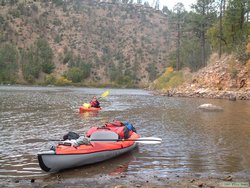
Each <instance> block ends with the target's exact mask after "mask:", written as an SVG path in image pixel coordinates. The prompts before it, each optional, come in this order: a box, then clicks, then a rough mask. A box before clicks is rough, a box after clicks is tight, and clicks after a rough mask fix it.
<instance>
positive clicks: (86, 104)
mask: <svg viewBox="0 0 250 188" xmlns="http://www.w3.org/2000/svg"><path fill="white" fill-rule="evenodd" d="M83 106H84V107H85V108H89V107H90V106H91V105H90V104H89V103H84V104H83Z"/></svg>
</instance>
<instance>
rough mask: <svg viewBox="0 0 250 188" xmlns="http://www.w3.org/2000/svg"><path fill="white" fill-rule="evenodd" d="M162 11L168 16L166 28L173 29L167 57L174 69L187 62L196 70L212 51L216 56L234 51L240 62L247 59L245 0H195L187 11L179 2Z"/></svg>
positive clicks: (248, 4) (248, 9) (248, 6)
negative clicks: (170, 48)
mask: <svg viewBox="0 0 250 188" xmlns="http://www.w3.org/2000/svg"><path fill="white" fill-rule="evenodd" d="M162 11H163V13H164V14H166V15H167V16H168V17H169V24H170V27H169V28H170V31H169V32H174V33H175V36H174V37H173V38H174V40H175V44H176V45H175V46H176V49H175V50H174V51H173V52H172V53H171V55H170V61H171V62H172V65H173V66H174V67H175V68H176V69H177V70H180V69H181V68H182V67H185V66H187V67H190V68H191V70H193V71H196V70H198V69H200V68H202V67H204V66H206V62H207V59H208V57H209V55H210V54H211V53H212V52H217V53H218V54H219V56H220V57H221V55H222V54H223V53H234V54H235V55H236V56H237V57H238V59H239V60H241V62H243V63H244V62H246V60H247V59H249V55H247V54H246V53H245V50H246V45H247V43H248V40H249V38H248V36H249V34H250V23H249V16H250V15H249V13H250V1H249V0H197V3H196V4H193V5H192V7H191V11H189V12H188V11H186V10H185V8H184V5H183V4H182V3H177V4H176V5H175V6H174V8H173V10H169V9H168V7H163V10H162Z"/></svg>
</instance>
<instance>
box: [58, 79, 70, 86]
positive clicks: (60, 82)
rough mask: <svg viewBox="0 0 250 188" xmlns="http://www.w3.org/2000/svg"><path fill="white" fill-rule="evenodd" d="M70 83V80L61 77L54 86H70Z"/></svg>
mask: <svg viewBox="0 0 250 188" xmlns="http://www.w3.org/2000/svg"><path fill="white" fill-rule="evenodd" d="M71 83H72V82H71V81H70V80H68V79H67V78H64V77H61V78H59V79H58V80H56V83H55V85H57V86H66V85H70V84H71Z"/></svg>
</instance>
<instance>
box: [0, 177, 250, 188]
mask: <svg viewBox="0 0 250 188" xmlns="http://www.w3.org/2000/svg"><path fill="white" fill-rule="evenodd" d="M0 185H1V187H3V188H4V187H23V188H28V187H37V188H40V187H42V188H50V187H53V188H54V187H72V188H74V187H86V188H89V187H91V188H106V187H107V188H111V187H113V188H136V187H138V188H140V187H142V188H144V187H145V188H156V187H157V188H160V187H162V188H163V187H174V188H184V187H190V188H191V187H194V188H195V187H205V188H215V187H221V188H223V187H228V186H230V185H231V186H230V187H234V186H233V185H238V186H237V187H249V186H250V184H249V179H248V178H234V177H232V176H226V177H216V178H215V177H205V178H204V177H197V176H188V177H180V176H178V175H176V176H175V177H174V178H169V177H164V178H163V177H158V175H157V174H156V175H153V176H150V175H142V174H135V175H125V174H120V175H118V176H110V175H98V176H94V177H91V178H89V177H86V178H85V177H84V176H83V177H82V178H79V177H78V178H74V177H72V178H64V177H63V176H60V175H59V174H57V175H56V174H54V175H52V176H49V177H46V178H13V179H1V182H0Z"/></svg>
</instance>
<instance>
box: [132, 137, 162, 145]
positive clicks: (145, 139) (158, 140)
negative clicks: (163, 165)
mask: <svg viewBox="0 0 250 188" xmlns="http://www.w3.org/2000/svg"><path fill="white" fill-rule="evenodd" d="M161 141H162V139H161V138H156V137H142V138H138V139H137V140H136V141H135V142H137V143H142V144H160V143H161Z"/></svg>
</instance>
